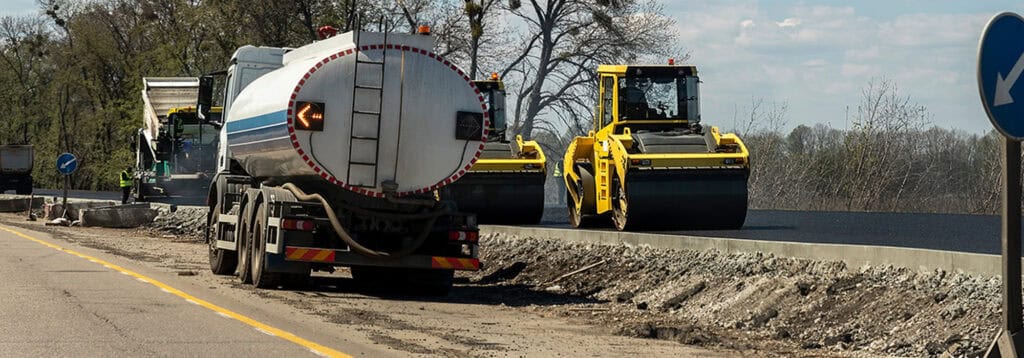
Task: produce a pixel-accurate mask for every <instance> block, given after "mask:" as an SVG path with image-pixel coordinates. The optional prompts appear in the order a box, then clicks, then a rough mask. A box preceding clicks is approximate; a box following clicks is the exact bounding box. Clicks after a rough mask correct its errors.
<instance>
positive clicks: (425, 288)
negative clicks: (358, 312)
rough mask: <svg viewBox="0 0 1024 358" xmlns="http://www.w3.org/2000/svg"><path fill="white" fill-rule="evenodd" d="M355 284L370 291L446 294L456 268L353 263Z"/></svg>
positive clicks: (425, 294) (430, 294)
mask: <svg viewBox="0 0 1024 358" xmlns="http://www.w3.org/2000/svg"><path fill="white" fill-rule="evenodd" d="M352 278H353V279H354V280H355V281H356V284H357V285H358V286H359V287H361V288H363V289H366V290H368V291H371V292H382V293H398V294H412V295H421V296H447V295H448V292H449V291H451V289H452V284H453V283H454V281H455V271H454V270H434V269H409V268H397V267H376V266H352Z"/></svg>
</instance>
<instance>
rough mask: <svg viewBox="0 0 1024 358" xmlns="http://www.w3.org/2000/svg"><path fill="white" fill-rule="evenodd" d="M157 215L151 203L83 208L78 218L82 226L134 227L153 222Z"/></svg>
mask: <svg viewBox="0 0 1024 358" xmlns="http://www.w3.org/2000/svg"><path fill="white" fill-rule="evenodd" d="M156 216H157V211H156V209H152V208H150V207H149V204H129V205H119V206H109V207H101V208H93V209H82V210H81V211H79V213H78V220H79V221H80V222H81V224H82V226H102V227H111V228H134V227H139V226H142V225H145V224H149V223H151V222H153V219H155V218H156Z"/></svg>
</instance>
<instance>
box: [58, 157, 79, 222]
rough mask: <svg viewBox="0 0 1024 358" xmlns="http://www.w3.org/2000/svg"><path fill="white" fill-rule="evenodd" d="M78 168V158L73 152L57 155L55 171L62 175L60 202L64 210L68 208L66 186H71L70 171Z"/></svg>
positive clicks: (72, 171)
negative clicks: (62, 195) (62, 186)
mask: <svg viewBox="0 0 1024 358" xmlns="http://www.w3.org/2000/svg"><path fill="white" fill-rule="evenodd" d="M77 169H78V158H75V155H74V154H71V153H62V154H61V155H58V156H57V171H58V172H60V173H61V174H63V175H64V200H63V201H62V202H61V205H62V207H63V208H64V210H67V208H68V187H70V186H71V173H74V172H75V170H77Z"/></svg>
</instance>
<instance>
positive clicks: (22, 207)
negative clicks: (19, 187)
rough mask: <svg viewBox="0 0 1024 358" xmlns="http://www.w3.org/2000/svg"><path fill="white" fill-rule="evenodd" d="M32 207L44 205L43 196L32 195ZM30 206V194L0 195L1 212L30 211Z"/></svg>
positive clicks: (36, 207)
mask: <svg viewBox="0 0 1024 358" xmlns="http://www.w3.org/2000/svg"><path fill="white" fill-rule="evenodd" d="M31 200H32V208H33V209H39V208H42V207H43V197H41V196H36V197H32V199H31ZM28 208H29V196H28V195H3V196H0V212H3V213H16V212H22V211H28Z"/></svg>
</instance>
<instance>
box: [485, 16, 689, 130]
mask: <svg viewBox="0 0 1024 358" xmlns="http://www.w3.org/2000/svg"><path fill="white" fill-rule="evenodd" d="M516 3H518V2H516ZM523 5H524V6H522V7H519V8H516V7H513V6H509V7H508V9H509V11H511V13H512V14H513V15H514V16H515V17H516V18H518V19H520V20H521V21H522V22H523V23H524V24H525V25H526V28H527V31H526V33H525V34H524V35H523V36H522V37H521V39H520V41H521V43H522V47H521V49H522V50H521V51H520V52H519V53H518V54H516V55H515V56H512V57H510V58H511V61H509V62H508V63H507V65H506V67H505V69H504V70H503V71H502V77H506V76H507V75H509V74H513V75H514V76H515V77H516V78H517V80H519V81H520V82H521V84H520V86H519V87H518V90H517V91H516V92H515V94H516V95H517V96H516V99H515V101H516V103H515V106H514V109H515V111H514V112H513V114H514V127H515V129H516V131H517V132H518V133H520V134H522V135H523V136H524V137H531V136H532V135H534V129H535V128H538V127H542V126H538V122H543V121H545V120H549V119H550V118H548V117H547V116H552V115H553V114H554V113H555V112H561V113H563V115H564V114H566V113H571V114H572V115H573V117H574V118H575V119H574V120H580V119H583V120H584V121H589V117H590V115H582V114H584V113H586V114H590V111H591V108H590V107H591V105H590V104H591V103H593V101H594V99H593V98H591V97H594V93H596V92H595V91H593V86H594V84H595V83H596V81H595V78H594V70H595V68H596V67H597V65H598V64H601V63H627V62H631V61H633V60H636V59H637V58H638V57H639V56H642V55H647V54H660V55H668V53H666V50H670V49H671V48H672V47H666V46H665V44H671V43H674V42H675V34H674V32H672V31H671V28H672V25H673V23H674V21H673V20H672V19H670V18H668V17H665V16H662V15H661V13H662V8H661V6H659V5H657V4H655V3H654V2H653V1H650V0H623V1H597V2H594V1H585V0H548V1H542V0H531V1H529V2H523ZM573 97H576V98H573ZM567 98H569V99H568V100H567ZM584 98H585V99H584ZM541 117H545V118H541ZM548 124H549V125H550V126H555V125H557V123H555V122H549V123H548ZM549 129H550V128H549Z"/></svg>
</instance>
